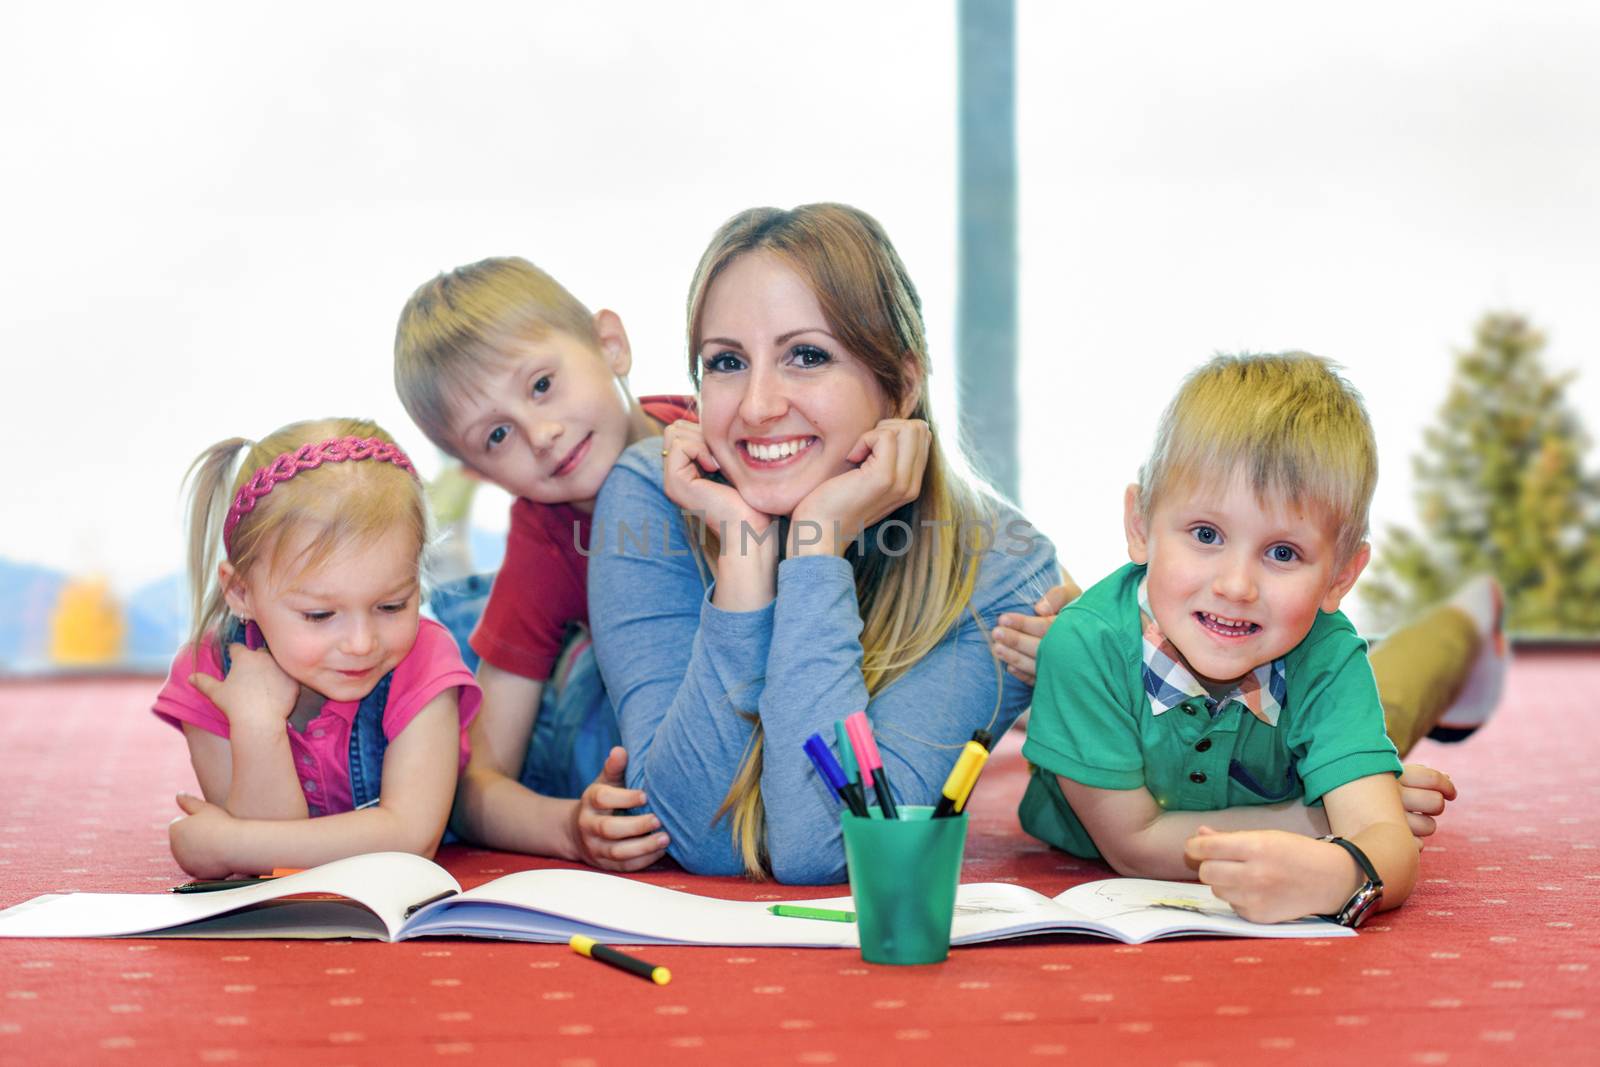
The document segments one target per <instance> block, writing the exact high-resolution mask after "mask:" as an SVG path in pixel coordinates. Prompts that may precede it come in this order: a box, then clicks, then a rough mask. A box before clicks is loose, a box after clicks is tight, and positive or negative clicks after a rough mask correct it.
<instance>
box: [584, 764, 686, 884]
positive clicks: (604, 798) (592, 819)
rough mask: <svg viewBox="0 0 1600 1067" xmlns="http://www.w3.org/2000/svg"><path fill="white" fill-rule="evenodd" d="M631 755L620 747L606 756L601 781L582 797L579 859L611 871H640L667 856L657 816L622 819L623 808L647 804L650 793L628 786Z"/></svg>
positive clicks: (663, 835) (665, 837)
mask: <svg viewBox="0 0 1600 1067" xmlns="http://www.w3.org/2000/svg"><path fill="white" fill-rule="evenodd" d="M627 766H628V753H627V751H626V750H625V749H623V748H621V747H618V748H613V749H612V750H611V754H610V755H609V756H607V757H606V765H605V767H603V768H602V769H601V771H600V776H599V777H598V778H596V779H595V780H594V781H593V782H591V783H589V788H587V789H585V790H584V791H583V796H581V797H579V798H578V806H577V808H576V809H575V811H574V813H573V820H572V838H573V844H574V846H575V848H576V851H577V855H578V858H579V859H581V860H582V861H583V862H585V863H588V864H590V865H592V866H595V867H600V868H602V869H604V870H608V871H638V870H643V869H644V868H646V867H648V866H650V865H651V864H652V863H654V862H655V861H656V860H658V859H660V858H661V857H662V856H663V855H665V854H666V851H667V835H666V834H664V833H660V832H659V831H660V830H661V820H660V819H658V818H656V817H655V816H654V815H648V814H646V815H618V814H617V813H616V812H617V809H620V808H637V807H640V806H641V805H643V804H644V802H645V796H644V792H643V791H642V790H639V789H629V788H628V787H627V786H625V785H623V779H622V772H623V771H624V770H625V769H626V768H627Z"/></svg>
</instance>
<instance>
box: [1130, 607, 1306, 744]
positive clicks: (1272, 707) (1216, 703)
mask: <svg viewBox="0 0 1600 1067" xmlns="http://www.w3.org/2000/svg"><path fill="white" fill-rule="evenodd" d="M1149 581H1150V579H1149V578H1142V579H1140V581H1139V610H1140V611H1142V612H1144V617H1145V618H1146V619H1149V620H1150V621H1149V622H1148V623H1147V624H1145V627H1144V691H1145V694H1146V695H1147V696H1148V697H1149V698H1150V714H1152V715H1160V714H1161V713H1162V712H1164V711H1170V710H1172V709H1173V708H1175V707H1177V706H1178V705H1179V704H1182V703H1183V702H1184V701H1186V700H1190V699H1193V698H1194V697H1200V698H1202V699H1204V700H1205V701H1206V702H1207V706H1209V707H1211V708H1212V711H1213V714H1214V713H1215V711H1216V710H1217V709H1219V708H1224V707H1227V706H1228V702H1229V701H1231V700H1237V701H1238V702H1239V703H1241V704H1243V705H1244V706H1245V707H1246V708H1248V709H1249V710H1250V714H1252V715H1254V716H1255V717H1256V718H1258V719H1260V720H1261V721H1262V722H1264V723H1266V724H1267V725H1268V726H1277V725H1278V713H1279V712H1281V711H1282V710H1283V702H1284V698H1285V697H1286V696H1287V694H1288V684H1287V682H1286V681H1285V680H1284V669H1283V660H1282V659H1275V660H1273V661H1272V662H1271V663H1263V664H1261V666H1259V667H1257V668H1256V669H1255V670H1253V671H1251V672H1250V673H1249V674H1247V675H1246V676H1245V677H1244V679H1243V680H1242V681H1240V683H1239V684H1238V685H1237V686H1236V687H1234V690H1233V692H1231V693H1229V694H1228V695H1227V696H1225V697H1223V698H1222V699H1221V700H1213V698H1212V696H1211V694H1210V693H1209V692H1207V691H1206V687H1205V686H1203V685H1201V684H1200V681H1199V679H1197V678H1196V677H1195V676H1194V674H1193V673H1192V672H1191V671H1190V670H1189V668H1188V667H1187V666H1185V665H1184V662H1183V656H1182V655H1180V654H1179V652H1178V649H1177V646H1176V645H1174V644H1173V643H1172V642H1171V641H1170V640H1168V639H1167V635H1166V634H1164V633H1162V632H1161V628H1160V627H1158V626H1157V625H1156V617H1155V615H1154V614H1152V613H1151V611H1150V596H1149V594H1148V593H1147V592H1146V591H1145V586H1146V585H1148V584H1149Z"/></svg>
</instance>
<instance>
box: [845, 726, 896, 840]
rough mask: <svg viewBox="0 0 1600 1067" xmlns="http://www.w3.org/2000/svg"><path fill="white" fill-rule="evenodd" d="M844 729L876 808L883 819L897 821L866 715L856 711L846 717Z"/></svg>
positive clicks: (885, 775) (887, 779)
mask: <svg viewBox="0 0 1600 1067" xmlns="http://www.w3.org/2000/svg"><path fill="white" fill-rule="evenodd" d="M844 728H845V729H846V730H847V731H849V733H850V742H851V744H852V746H853V747H854V748H855V750H856V763H858V764H859V765H860V767H861V781H862V782H863V784H865V785H868V786H871V787H872V791H873V793H874V794H876V796H877V798H878V807H880V808H882V809H883V817H884V818H885V819H898V818H899V817H900V814H899V812H897V811H896V810H895V806H894V795H893V794H892V793H890V792H889V775H888V773H887V772H885V771H884V769H883V757H882V756H880V755H879V754H878V743H877V741H875V740H874V739H873V737H872V724H871V723H870V722H868V721H867V713H866V712H864V711H858V712H856V713H854V714H853V715H849V716H847V717H846V718H845V720H844Z"/></svg>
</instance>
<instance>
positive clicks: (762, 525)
mask: <svg viewBox="0 0 1600 1067" xmlns="http://www.w3.org/2000/svg"><path fill="white" fill-rule="evenodd" d="M662 442H663V444H662V451H663V453H664V455H663V458H662V465H663V467H664V468H665V474H666V477H665V482H664V488H665V490H666V493H667V499H668V500H670V501H672V502H673V503H674V504H676V505H678V507H680V508H682V509H683V510H685V511H687V512H690V513H692V514H695V515H697V516H699V517H700V518H701V519H702V520H703V521H704V522H705V524H706V525H707V526H708V527H710V528H711V529H713V530H716V531H718V532H719V535H720V536H721V538H722V542H723V543H722V554H723V555H724V556H726V555H728V554H729V553H730V551H732V550H736V549H737V547H738V546H739V544H740V543H741V542H748V541H749V537H748V536H745V537H741V530H743V529H747V530H748V531H749V533H750V534H754V535H761V534H764V533H766V531H767V527H768V526H770V525H772V517H771V516H770V515H763V514H762V513H761V512H759V511H756V510H755V509H754V508H752V507H751V506H750V505H749V504H747V503H745V500H744V497H742V496H740V495H739V491H738V490H737V489H735V488H734V487H733V486H731V485H729V484H727V483H726V482H724V481H720V480H718V479H716V478H713V477H711V475H712V474H715V473H716V472H718V471H720V470H721V469H722V465H721V464H720V463H718V462H717V460H716V457H715V456H713V455H712V454H711V449H709V448H707V447H706V439H705V435H704V434H703V433H702V432H701V430H700V426H699V424H698V423H693V422H675V423H673V424H672V425H670V426H668V427H667V428H666V430H665V431H664V432H663V435H662ZM708 472H709V473H708Z"/></svg>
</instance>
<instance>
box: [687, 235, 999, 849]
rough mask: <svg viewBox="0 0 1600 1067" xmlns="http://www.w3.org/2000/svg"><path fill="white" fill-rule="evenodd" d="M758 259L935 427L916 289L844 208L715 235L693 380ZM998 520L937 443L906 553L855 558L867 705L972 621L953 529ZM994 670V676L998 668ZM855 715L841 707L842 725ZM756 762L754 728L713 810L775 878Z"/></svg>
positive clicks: (970, 564)
mask: <svg viewBox="0 0 1600 1067" xmlns="http://www.w3.org/2000/svg"><path fill="white" fill-rule="evenodd" d="M755 252H761V253H764V254H767V255H771V256H774V257H776V258H778V259H779V260H781V261H782V262H783V263H784V264H785V265H786V266H787V267H789V268H790V269H791V270H793V271H794V272H795V273H797V274H798V275H799V276H800V277H802V278H804V279H805V280H806V281H807V282H808V283H809V284H810V286H811V290H812V292H813V293H814V294H815V295H816V298H817V303H818V304H819V305H820V306H821V308H822V313H823V316H824V318H825V319H826V320H827V324H828V330H829V332H830V333H832V334H833V336H834V337H836V338H837V339H838V340H839V343H840V344H841V345H842V346H843V347H844V348H845V349H847V350H848V351H849V352H850V354H851V355H853V356H855V357H856V358H857V359H858V360H860V361H861V363H862V364H863V365H864V366H865V367H866V368H867V369H868V371H870V372H871V374H872V375H873V377H874V378H875V379H876V380H877V382H878V384H879V386H881V387H882V389H883V392H884V395H885V396H887V397H889V398H890V400H891V401H893V402H894V403H895V404H896V405H899V406H902V407H903V405H904V403H905V401H907V400H912V401H914V402H913V403H912V405H911V410H910V413H909V417H910V418H913V419H930V421H931V418H930V416H931V412H930V407H929V402H928V378H929V372H930V369H931V367H930V363H929V359H928V346H927V339H926V336H925V333H924V327H923V322H922V302H921V300H920V299H919V298H918V296H917V290H916V287H915V286H914V285H913V284H912V282H911V277H910V275H909V274H907V273H906V268H905V265H904V264H903V263H902V262H901V261H900V256H899V255H898V254H897V253H896V252H895V250H894V245H892V244H891V243H890V241H889V237H888V235H887V234H886V233H885V232H884V230H883V227H882V226H880V225H879V224H878V222H877V220H876V219H874V218H872V217H871V216H870V215H868V214H867V213H866V212H864V211H860V210H857V209H856V208H853V207H848V206H846V205H843V204H807V205H803V206H801V207H797V208H794V209H793V210H791V211H782V210H779V209H777V208H753V209H751V210H749V211H744V212H741V213H740V214H738V215H735V216H734V217H733V218H731V219H729V220H728V221H727V222H726V223H724V224H723V225H722V228H721V229H719V230H718V231H717V233H716V236H714V237H713V238H712V239H711V244H710V246H709V247H708V248H707V249H706V251H705V254H704V255H702V256H701V257H700V265H699V267H698V268H696V270H695V275H694V281H693V283H692V284H691V286H690V288H689V300H688V336H689V374H690V376H691V377H692V378H693V379H694V381H695V385H696V386H697V387H698V386H699V383H700V365H699V356H700V341H701V330H700V323H701V317H702V315H703V313H704V311H705V302H706V295H707V294H708V293H709V292H710V290H711V286H712V284H713V283H714V282H715V281H716V280H717V277H718V276H719V275H720V274H721V273H722V272H723V271H724V270H726V269H727V267H728V266H729V264H731V263H733V262H734V261H735V260H737V259H738V258H739V257H740V256H744V255H748V254H751V253H755ZM994 516H995V509H994V506H993V502H992V500H991V498H990V497H989V496H988V495H987V494H986V493H985V492H984V490H983V489H982V488H981V487H980V486H979V485H977V484H976V483H974V482H969V481H968V480H967V479H966V478H965V477H964V476H963V475H962V474H961V473H960V471H959V469H958V468H957V467H955V466H953V465H952V463H951V461H950V459H949V458H948V457H947V456H946V455H945V454H944V451H943V449H942V448H941V447H940V443H939V437H938V435H937V434H935V435H934V437H933V443H932V445H931V448H930V451H929V455H928V466H927V469H926V471H925V472H924V473H923V477H922V490H921V492H920V493H919V494H918V496H917V499H916V500H915V501H913V502H912V503H910V504H908V505H907V506H906V507H905V508H903V509H901V510H900V511H898V512H896V513H895V515H894V518H896V519H900V520H902V521H903V522H905V523H906V525H907V526H908V527H909V528H910V530H911V531H912V533H911V535H910V536H909V538H908V542H909V543H908V545H907V550H906V551H905V552H904V553H902V554H900V555H893V554H891V553H888V552H883V551H873V550H872V549H871V548H870V546H869V547H868V549H867V550H865V551H861V552H859V553H856V554H854V558H853V559H852V566H853V567H854V570H855V584H856V598H857V601H858V603H859V604H860V608H861V617H862V630H861V648H862V653H863V654H862V661H861V673H862V678H863V680H864V681H865V682H866V688H867V695H868V696H869V697H872V696H876V695H877V694H878V693H880V692H882V691H883V689H884V688H885V687H887V686H888V685H889V684H890V683H891V682H893V681H894V680H895V679H897V678H899V677H900V676H901V675H902V674H904V673H905V672H906V671H907V670H908V669H909V668H910V667H912V666H913V665H914V664H916V663H917V662H918V661H919V660H921V659H922V658H923V657H924V656H926V655H927V654H928V653H929V652H931V651H932V650H933V649H934V647H935V646H937V645H938V644H939V643H940V641H942V640H944V638H945V637H946V636H947V635H948V634H949V632H950V630H951V628H952V627H953V626H955V625H956V624H957V623H958V622H960V621H961V616H962V614H963V613H968V612H970V611H971V600H972V592H973V589H974V588H975V587H976V585H977V580H978V556H977V554H975V553H972V552H969V551H967V550H966V548H965V547H964V546H963V545H962V544H961V540H962V538H961V537H960V536H957V535H954V534H952V533H951V531H959V530H963V529H967V528H969V527H970V526H971V525H972V524H975V523H990V524H992V523H993V522H994ZM691 524H692V525H695V526H698V528H699V529H698V535H697V537H696V538H695V539H696V540H697V541H698V542H699V543H700V545H701V548H702V549H703V550H704V552H705V554H706V557H707V558H709V559H714V558H716V540H715V535H714V533H713V532H712V531H710V530H708V529H706V528H705V527H704V525H703V524H698V523H693V522H692V520H691ZM991 528H992V526H991ZM864 540H868V541H870V540H871V538H870V537H869V538H866V539H864ZM979 629H980V630H982V629H983V627H982V626H981V625H980V627H979ZM996 664H997V670H998V660H997V661H996ZM1000 684H1001V679H1000V677H999V675H998V673H997V676H996V685H997V686H999V685H1000ZM855 710H858V709H855V708H841V709H839V715H840V717H841V718H842V717H843V716H844V715H845V714H847V713H849V712H851V711H855ZM744 713H745V714H749V712H744ZM761 761H762V731H761V723H760V720H759V719H757V720H756V723H755V730H754V733H753V735H752V739H751V742H750V747H749V749H748V750H747V752H746V754H745V758H744V761H743V762H742V764H741V765H740V767H739V770H738V772H737V774H736V775H735V777H734V781H733V784H732V786H731V787H730V788H729V790H728V794H727V796H726V797H725V798H724V799H723V802H722V807H721V809H720V810H719V812H718V816H719V817H720V816H721V815H722V814H724V813H730V814H731V820H730V822H731V827H732V831H733V835H734V840H735V842H736V843H737V844H738V847H739V851H740V853H741V855H742V856H743V859H744V865H745V870H746V871H747V872H748V873H749V874H751V875H754V876H756V877H764V876H765V875H766V874H767V871H768V858H767V853H766V812H765V807H764V805H763V801H762V797H761Z"/></svg>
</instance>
